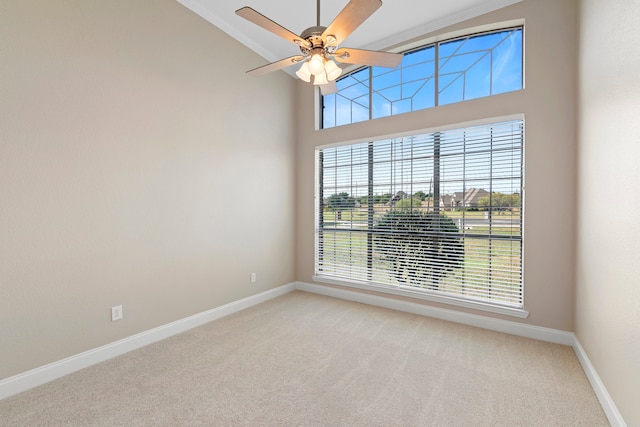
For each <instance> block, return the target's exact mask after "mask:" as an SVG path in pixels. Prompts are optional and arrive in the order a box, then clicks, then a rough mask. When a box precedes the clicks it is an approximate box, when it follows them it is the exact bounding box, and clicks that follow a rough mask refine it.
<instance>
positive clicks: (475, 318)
mask: <svg viewBox="0 0 640 427" xmlns="http://www.w3.org/2000/svg"><path fill="white" fill-rule="evenodd" d="M295 288H296V289H297V290H301V291H305V292H311V293H314V294H319V295H326V296H330V297H334V298H340V299H344V300H348V301H354V302H360V303H363V304H368V305H374V306H377V307H383V308H388V309H391V310H398V311H403V312H406V313H413V314H418V315H421V316H427V317H433V318H436V319H441V320H448V321H450V322H455V323H461V324H464V325H469V326H476V327H479V328H484V329H489V330H492V331H496V332H504V333H507V334H511V335H517V336H521V337H527V338H533V339H537V340H540V341H546V342H552V343H555V344H563V345H568V346H571V347H573V349H574V351H575V353H576V356H577V357H578V360H579V361H580V364H581V365H582V369H583V370H584V372H585V374H586V375H587V378H588V379H589V382H590V383H591V387H592V388H593V390H594V392H595V393H596V396H597V397H598V400H599V402H600V405H602V408H603V410H604V412H605V414H606V416H607V419H608V420H609V423H611V425H612V426H613V427H626V423H625V421H624V419H623V418H622V415H621V414H620V412H619V411H618V408H617V407H616V405H615V403H614V402H613V399H611V396H610V395H609V392H608V391H607V389H606V387H605V386H604V384H603V383H602V381H601V380H600V377H599V376H598V374H597V372H596V370H595V368H594V367H593V365H592V364H591V362H590V361H589V357H588V356H587V354H586V353H585V351H584V349H583V348H582V345H581V344H580V342H579V341H578V338H577V337H576V335H575V334H574V333H573V332H566V331H561V330H558V329H551V328H544V327H541V326H532V325H526V324H523V323H518V322H512V321H508V320H502V319H494V318H491V317H485V316H479V315H475V314H470V313H463V312H460V311H455V310H448V309H444V308H439V307H431V306H427V305H424V304H417V303H414V302H409V301H402V300H397V299H393V298H388V297H384V296H377V295H371V294H365V293H361V292H354V291H351V290H348V289H342V288H335V287H329V286H323V285H315V284H311V283H304V282H296V283H295Z"/></svg>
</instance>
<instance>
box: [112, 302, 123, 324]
mask: <svg viewBox="0 0 640 427" xmlns="http://www.w3.org/2000/svg"><path fill="white" fill-rule="evenodd" d="M123 317H124V314H123V313H122V306H121V305H116V306H115V307H111V321H112V322H114V321H116V320H120V319H122V318H123Z"/></svg>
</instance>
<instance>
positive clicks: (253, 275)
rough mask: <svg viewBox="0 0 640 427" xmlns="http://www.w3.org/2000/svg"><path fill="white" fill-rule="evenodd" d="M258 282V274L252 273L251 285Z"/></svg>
mask: <svg viewBox="0 0 640 427" xmlns="http://www.w3.org/2000/svg"><path fill="white" fill-rule="evenodd" d="M256 280H258V278H257V276H256V273H251V283H256Z"/></svg>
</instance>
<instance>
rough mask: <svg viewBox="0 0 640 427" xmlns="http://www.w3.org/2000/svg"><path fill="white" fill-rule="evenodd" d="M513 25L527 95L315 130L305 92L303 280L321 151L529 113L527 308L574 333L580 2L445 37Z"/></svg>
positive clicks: (504, 13) (536, 318)
mask: <svg viewBox="0 0 640 427" xmlns="http://www.w3.org/2000/svg"><path fill="white" fill-rule="evenodd" d="M514 19H525V20H526V27H525V50H526V67H525V73H526V89H525V90H522V91H518V92H512V93H508V94H503V95H499V96H495V97H490V98H483V99H477V100H473V101H468V102H464V103H460V104H453V105H447V106H443V107H438V108H433V109H428V110H422V111H418V112H414V113H410V114H405V115H401V116H397V117H388V118H384V119H378V120H373V121H370V122H366V123H358V124H354V125H349V126H342V127H337V128H333V129H327V130H322V131H315V130H314V123H313V116H314V112H313V111H312V105H313V92H312V90H310V88H309V86H302V85H298V105H299V111H300V114H299V116H298V128H297V132H296V134H297V139H298V152H297V159H298V161H297V164H298V170H297V179H298V189H297V194H298V199H297V217H298V230H297V250H296V253H297V256H298V257H297V261H296V277H297V279H298V280H301V281H306V282H311V281H312V276H313V256H314V224H313V208H314V201H313V197H314V148H315V146H317V145H322V144H328V143H334V142H341V141H349V140H355V139H361V138H375V137H377V136H381V135H388V134H392V133H394V132H405V131H413V130H420V129H424V128H433V127H437V126H443V125H449V124H455V123H462V122H467V121H473V120H481V119H486V118H490V117H498V116H503V115H509V114H514V113H524V115H525V119H526V151H525V157H526V160H525V161H526V164H525V168H526V175H525V180H526V191H525V198H526V199H525V203H526V214H525V215H526V217H525V228H524V238H525V248H524V268H525V270H524V287H525V309H526V310H528V311H529V312H530V315H529V318H528V319H525V320H523V321H524V322H526V323H529V324H533V325H539V326H546V327H551V328H557V329H561V330H567V331H571V330H573V316H574V288H573V283H574V252H575V250H574V249H575V224H574V222H575V192H576V189H575V184H576V183H575V148H576V132H575V127H576V126H575V120H576V114H575V111H576V83H575V75H576V61H577V44H576V31H577V30H576V25H577V20H576V2H575V1H573V0H562V1H557V0H535V1H533V0H526V1H524V2H522V3H518V4H516V5H513V6H510V7H508V8H504V9H502V10H499V11H496V12H493V13H490V14H487V15H484V16H482V17H479V18H476V19H473V20H471V21H467V22H464V23H462V24H460V25H456V26H455V27H451V28H446V29H443V30H442V31H439V32H438V33H437V34H441V33H446V32H449V31H453V30H456V29H462V28H471V27H476V26H479V25H484V24H491V23H495V22H503V21H508V20H514ZM427 36H430V35H427ZM425 304H427V303H426V302H425ZM433 305H436V304H433ZM445 307H447V308H451V309H457V308H456V307H452V306H445ZM480 314H483V315H487V316H492V315H491V314H488V313H486V312H480ZM495 317H500V316H499V315H495ZM507 319H508V320H516V319H515V318H511V317H507ZM518 321H520V320H518Z"/></svg>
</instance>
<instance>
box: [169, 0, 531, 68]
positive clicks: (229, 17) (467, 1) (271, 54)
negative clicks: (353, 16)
mask: <svg viewBox="0 0 640 427" xmlns="http://www.w3.org/2000/svg"><path fill="white" fill-rule="evenodd" d="M519 1H521V0H383V5H382V7H380V9H378V10H377V11H376V12H375V13H374V14H373V15H372V16H371V17H370V18H369V19H367V21H365V22H364V24H362V25H361V26H360V27H358V28H357V29H356V30H355V31H354V32H353V33H352V34H351V35H350V36H349V37H348V38H347V39H346V41H345V42H344V43H342V45H341V46H343V47H352V48H360V49H371V50H383V49H386V48H388V47H390V46H393V45H397V44H399V43H402V42H404V41H407V40H410V39H413V38H416V37H420V36H421V35H424V34H426V33H428V32H431V31H435V30H438V29H440V28H443V27H445V26H448V25H451V24H455V23H458V22H461V21H463V20H466V19H469V18H473V17H475V16H479V15H482V14H484V13H487V12H491V11H493V10H496V9H499V8H502V7H505V6H508V5H511V4H513V3H517V2H519ZM178 2H180V3H181V4H183V5H184V6H186V7H187V8H189V9H191V10H192V11H194V12H195V13H197V14H198V15H200V16H202V17H203V18H204V19H206V20H207V21H209V22H211V23H212V24H213V25H215V26H216V27H218V28H220V29H221V30H223V31H224V32H226V33H227V34H229V35H230V36H232V37H233V38H235V39H236V40H238V41H239V42H241V43H242V44H244V45H245V46H247V47H248V48H250V49H252V50H253V51H254V52H256V53H257V54H259V55H261V56H262V57H263V58H265V64H266V63H268V62H274V61H277V60H279V59H283V58H287V57H289V56H292V55H296V54H298V53H299V50H298V47H297V46H295V45H294V44H293V43H288V42H287V41H286V40H284V39H282V38H280V37H278V36H275V35H273V34H271V33H270V32H268V31H266V30H264V29H262V28H260V27H258V26H257V25H255V24H252V23H251V22H249V21H246V20H245V19H243V18H240V17H239V16H237V15H236V14H235V11H236V10H237V9H240V8H241V7H244V6H249V7H252V8H253V9H255V10H257V11H258V12H260V13H261V14H263V15H265V16H267V17H268V18H269V19H271V20H272V21H275V22H277V23H278V24H280V25H281V26H283V27H285V28H287V29H288V30H290V31H292V32H293V33H295V34H300V33H302V31H304V30H305V29H306V28H308V27H311V26H314V25H316V0H268V1H265V0H178ZM347 3H348V0H321V3H320V25H323V26H327V25H329V24H330V23H331V21H333V19H334V18H335V17H336V16H337V15H338V13H340V11H341V10H342V9H343V8H344V6H345V5H346V4H347Z"/></svg>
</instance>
